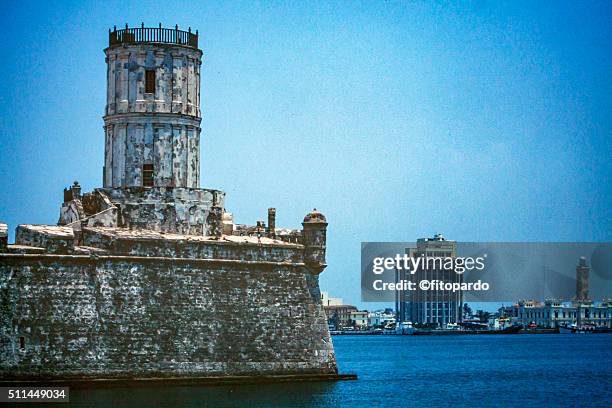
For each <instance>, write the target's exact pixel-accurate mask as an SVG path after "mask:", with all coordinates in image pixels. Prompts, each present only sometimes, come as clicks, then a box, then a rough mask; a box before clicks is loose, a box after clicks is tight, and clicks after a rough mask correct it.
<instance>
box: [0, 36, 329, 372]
mask: <svg viewBox="0 0 612 408" xmlns="http://www.w3.org/2000/svg"><path fill="white" fill-rule="evenodd" d="M105 53H106V62H107V67H108V71H107V73H108V78H107V83H108V94H107V105H106V114H105V116H104V131H105V160H104V170H103V187H102V188H98V189H95V190H94V191H92V192H88V193H83V192H81V187H80V185H79V184H78V182H74V184H73V185H71V186H70V187H68V188H66V189H65V190H64V202H63V204H62V206H61V209H60V217H59V222H58V225H19V226H18V227H17V229H16V238H15V243H14V244H8V242H7V226H6V224H0V379H4V380H7V379H10V380H14V379H28V380H31V379H71V378H109V379H117V378H142V377H172V378H176V377H207V376H256V375H262V374H270V375H274V374H291V375H298V376H299V375H309V374H337V367H336V359H335V355H334V349H333V345H332V342H331V338H330V335H329V331H328V328H327V324H326V318H325V314H324V311H323V307H322V305H321V302H320V293H319V283H318V276H319V274H320V273H321V272H322V271H323V270H324V268H325V266H326V264H325V250H326V229H327V221H326V219H325V216H323V214H321V213H320V212H318V211H316V210H313V211H312V212H311V213H309V214H308V215H306V217H305V218H304V220H303V223H302V229H301V230H291V229H283V228H277V227H276V221H275V218H276V210H275V209H270V210H269V211H268V221H267V226H266V224H265V223H264V222H263V221H258V222H257V223H256V225H252V226H249V225H239V224H235V223H234V221H233V217H232V214H231V213H229V212H227V211H226V210H225V207H224V198H225V193H223V192H222V191H218V190H207V189H201V188H199V181H200V174H199V171H200V122H201V117H200V66H201V60H202V51H200V50H199V49H198V34H197V32H196V33H192V32H191V30H189V31H182V30H179V29H178V27H175V28H170V29H166V28H162V27H161V26H160V27H159V28H158V27H156V28H145V27H144V26H143V27H139V28H128V27H127V26H126V28H125V29H120V30H117V29H114V30H113V31H110V32H109V47H108V48H107V49H106V50H105Z"/></svg>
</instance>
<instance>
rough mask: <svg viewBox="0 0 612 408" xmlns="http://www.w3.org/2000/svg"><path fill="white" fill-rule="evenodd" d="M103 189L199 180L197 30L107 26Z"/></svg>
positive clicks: (196, 183) (190, 184) (199, 57)
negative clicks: (108, 27) (193, 31)
mask: <svg viewBox="0 0 612 408" xmlns="http://www.w3.org/2000/svg"><path fill="white" fill-rule="evenodd" d="M104 52H105V54H106V64H107V103H106V110H105V115H104V133H105V153H104V156H105V160H104V170H103V179H104V180H103V185H104V188H125V187H183V188H198V187H199V184H200V121H201V114H200V66H201V64H202V51H201V50H199V49H198V33H197V31H196V32H195V33H192V32H191V28H189V30H188V31H183V30H179V29H178V26H176V27H175V28H162V26H161V24H160V25H159V27H156V28H145V27H144V24H143V25H141V27H139V28H129V27H128V26H127V24H126V26H125V29H120V30H117V28H116V27H115V28H114V29H113V30H112V31H110V30H109V46H108V48H106V49H105V50H104Z"/></svg>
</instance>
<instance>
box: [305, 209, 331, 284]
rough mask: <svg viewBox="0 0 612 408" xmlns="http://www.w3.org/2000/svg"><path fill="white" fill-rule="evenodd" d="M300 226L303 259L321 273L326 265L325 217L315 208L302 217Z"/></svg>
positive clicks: (314, 270)
mask: <svg viewBox="0 0 612 408" xmlns="http://www.w3.org/2000/svg"><path fill="white" fill-rule="evenodd" d="M302 227H303V231H302V234H303V243H304V247H305V248H304V261H305V262H306V264H307V265H308V267H309V268H310V269H311V270H312V271H313V272H315V273H321V272H322V271H323V269H325V267H326V266H327V264H326V263H325V248H326V241H327V219H326V218H325V216H324V215H323V214H321V213H320V212H319V211H317V209H316V208H315V209H314V210H312V211H311V212H310V213H308V214H307V215H306V217H304V222H302Z"/></svg>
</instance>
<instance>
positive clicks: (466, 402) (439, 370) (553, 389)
mask: <svg viewBox="0 0 612 408" xmlns="http://www.w3.org/2000/svg"><path fill="white" fill-rule="evenodd" d="M333 341H334V346H335V349H336V355H337V359H338V364H339V367H340V372H341V373H355V374H357V375H358V376H359V379H358V380H356V381H340V382H336V383H326V382H321V383H296V384H270V385H244V386H215V387H200V386H187V387H185V386H170V387H143V388H118V389H117V388H114V389H96V390H91V389H83V390H76V389H73V390H71V394H70V399H71V404H70V406H83V407H113V408H120V407H130V408H133V407H225V406H228V407H249V408H255V407H278V406H288V407H289V406H290V407H300V406H308V407H368V408H372V407H394V406H417V407H421V406H425V407H428V408H434V407H448V406H453V407H456V406H478V407H504V406H513V407H544V406H546V407H551V406H554V407H560V406H567V407H576V406H578V407H588V406H593V407H610V406H611V404H612V334H588V335H577V334H566V335H564V334H556V335H555V334H541V335H538V334H533V335H463V336H461V335H457V336H346V335H345V336H334V337H333ZM61 405H62V404H59V405H57V404H55V406H61ZM36 406H40V404H37V405H36ZM64 406H65V405H64Z"/></svg>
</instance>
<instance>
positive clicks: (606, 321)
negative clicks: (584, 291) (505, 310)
mask: <svg viewBox="0 0 612 408" xmlns="http://www.w3.org/2000/svg"><path fill="white" fill-rule="evenodd" d="M511 313H512V315H511V316H510V318H511V319H512V321H513V323H514V324H522V325H523V326H529V325H530V324H535V325H537V326H538V327H547V328H555V327H559V326H566V325H571V324H579V325H580V324H592V325H594V326H597V327H612V299H604V301H603V302H601V303H598V304H595V303H594V302H592V301H588V302H575V301H574V302H562V301H560V300H558V299H547V300H545V301H544V303H541V302H537V301H534V300H520V301H519V302H518V303H517V304H515V305H514V306H513V307H512V312H511Z"/></svg>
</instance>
